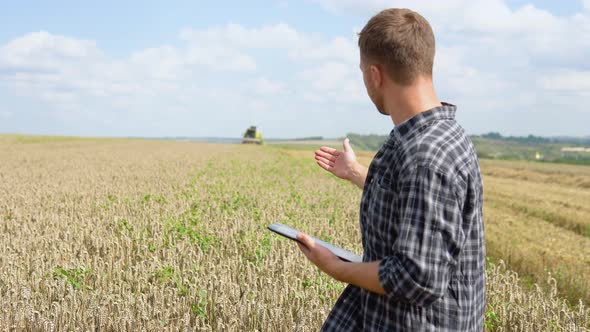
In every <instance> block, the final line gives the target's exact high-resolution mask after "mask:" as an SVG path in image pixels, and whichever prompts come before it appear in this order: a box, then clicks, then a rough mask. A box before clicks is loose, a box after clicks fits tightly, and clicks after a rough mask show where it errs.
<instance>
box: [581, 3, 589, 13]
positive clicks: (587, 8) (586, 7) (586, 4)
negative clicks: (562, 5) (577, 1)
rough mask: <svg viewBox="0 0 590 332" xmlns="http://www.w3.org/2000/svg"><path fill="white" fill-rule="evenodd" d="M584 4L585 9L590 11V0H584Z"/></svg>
mask: <svg viewBox="0 0 590 332" xmlns="http://www.w3.org/2000/svg"><path fill="white" fill-rule="evenodd" d="M582 4H583V5H584V9H586V10H587V11H590V0H582Z"/></svg>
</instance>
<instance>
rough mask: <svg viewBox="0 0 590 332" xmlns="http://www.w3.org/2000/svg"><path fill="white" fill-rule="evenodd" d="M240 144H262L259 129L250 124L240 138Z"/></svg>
mask: <svg viewBox="0 0 590 332" xmlns="http://www.w3.org/2000/svg"><path fill="white" fill-rule="evenodd" d="M242 144H264V140H263V139H262V135H261V134H260V131H258V130H257V129H256V126H251V127H250V128H248V129H246V132H245V133H244V138H243V139H242Z"/></svg>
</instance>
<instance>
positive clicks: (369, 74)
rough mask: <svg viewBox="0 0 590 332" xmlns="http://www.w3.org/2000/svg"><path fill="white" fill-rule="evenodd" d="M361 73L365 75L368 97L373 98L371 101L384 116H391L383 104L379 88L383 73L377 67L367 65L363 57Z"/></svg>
mask: <svg viewBox="0 0 590 332" xmlns="http://www.w3.org/2000/svg"><path fill="white" fill-rule="evenodd" d="M359 67H360V69H361V72H362V73H363V82H364V83H365V88H366V89H367V95H369V98H371V101H372V102H373V104H374V105H375V107H376V108H377V111H379V113H381V114H383V115H389V114H387V112H386V111H385V106H384V103H383V94H382V92H381V91H380V89H379V88H378V87H377V83H378V80H379V79H380V77H377V76H380V75H381V71H380V70H379V68H378V67H377V66H375V65H370V64H367V63H366V62H365V61H364V60H363V57H361V61H360V65H359Z"/></svg>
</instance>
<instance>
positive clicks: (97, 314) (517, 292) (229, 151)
mask: <svg viewBox="0 0 590 332" xmlns="http://www.w3.org/2000/svg"><path fill="white" fill-rule="evenodd" d="M359 155H360V156H361V158H360V159H361V160H363V161H365V162H368V161H370V157H371V155H370V153H359ZM545 166H548V167H545ZM482 169H483V172H484V178H485V181H486V182H485V190H486V193H485V195H486V206H485V210H484V213H485V218H486V219H485V223H486V232H487V233H486V244H487V246H488V254H489V255H488V256H489V258H490V262H489V264H488V270H487V278H488V288H487V292H488V307H487V310H486V329H487V330H489V331H585V330H588V329H589V328H590V310H589V309H588V308H587V307H586V306H585V303H587V300H588V298H589V297H588V293H589V292H590V291H589V289H588V280H587V278H585V276H588V275H590V274H589V273H588V272H589V270H590V268H589V265H590V263H589V261H588V259H589V258H588V257H590V256H589V255H588V254H589V253H590V247H589V242H588V240H589V238H588V233H587V232H586V230H587V229H588V223H587V221H586V220H585V218H584V216H585V215H587V213H586V212H587V211H588V210H587V209H588V207H587V206H586V204H584V202H588V201H589V200H588V195H590V188H589V186H588V183H590V182H588V181H589V179H590V173H584V172H586V171H585V170H586V169H585V168H580V169H578V168H569V167H565V168H564V167H563V166H561V165H560V166H558V167H555V168H551V165H536V164H535V165H527V164H522V163H515V164H510V163H501V162H491V161H490V162H487V161H486V162H482ZM544 186H546V187H544ZM360 195H361V192H360V191H359V190H358V189H357V188H355V187H353V186H352V185H351V184H348V183H344V182H342V181H338V180H337V179H335V178H334V177H333V176H331V175H329V174H325V172H322V171H321V170H320V169H319V168H318V167H317V166H316V165H315V164H314V162H313V158H312V152H310V151H299V150H294V149H283V148H280V147H276V146H240V145H222V144H197V143H189V142H172V141H149V140H123V139H72V138H50V137H29V136H14V135H12V136H10V135H3V136H0V330H1V331H88V330H94V331H178V330H182V331H185V330H186V331H316V330H318V329H319V327H320V326H321V323H322V322H323V320H324V319H325V317H326V315H327V313H328V312H329V310H330V308H331V306H332V305H333V303H334V302H335V300H336V298H337V296H338V295H339V293H340V291H341V290H342V289H343V287H344V285H343V284H341V283H338V282H336V281H333V280H331V279H330V278H328V277H326V276H325V275H323V274H322V273H320V271H319V270H318V269H316V268H314V267H313V266H312V265H311V264H309V263H308V262H307V261H306V260H305V259H304V257H303V255H302V254H300V253H299V251H298V249H297V247H296V246H295V245H294V244H293V243H292V242H290V241H288V240H284V239H282V238H280V237H278V236H276V235H274V234H272V233H270V232H269V231H267V230H266V226H267V225H268V224H270V223H273V222H283V223H285V224H289V225H292V226H294V227H296V228H299V229H301V230H304V231H307V232H308V233H310V234H313V235H315V236H317V237H319V238H321V239H323V240H327V241H330V242H333V243H335V244H336V245H339V246H343V247H346V248H348V249H350V250H352V251H355V252H357V253H360V252H361V246H360V234H359V229H358V204H359V201H360ZM511 197H512V198H511ZM517 272H518V273H517Z"/></svg>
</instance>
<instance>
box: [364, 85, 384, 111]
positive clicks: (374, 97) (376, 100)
mask: <svg viewBox="0 0 590 332" xmlns="http://www.w3.org/2000/svg"><path fill="white" fill-rule="evenodd" d="M367 94H368V95H369V98H371V101H372V102H373V104H374V105H375V107H376V108H377V111H379V113H381V114H383V115H389V113H387V112H386V111H385V103H384V101H383V96H382V95H381V94H379V93H377V92H376V91H375V90H374V89H367Z"/></svg>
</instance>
